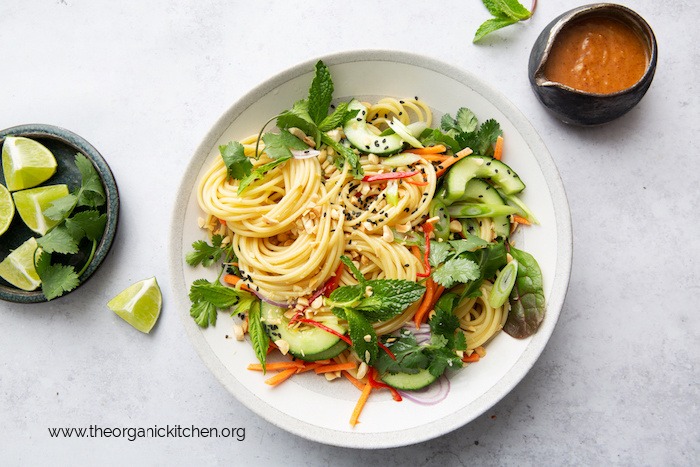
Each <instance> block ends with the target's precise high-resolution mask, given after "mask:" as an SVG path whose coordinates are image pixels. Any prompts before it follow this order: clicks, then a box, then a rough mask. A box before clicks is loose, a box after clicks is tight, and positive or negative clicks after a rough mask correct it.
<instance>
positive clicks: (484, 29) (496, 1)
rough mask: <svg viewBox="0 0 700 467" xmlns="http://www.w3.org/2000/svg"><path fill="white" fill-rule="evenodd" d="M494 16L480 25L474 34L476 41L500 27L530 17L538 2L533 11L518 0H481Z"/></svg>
mask: <svg viewBox="0 0 700 467" xmlns="http://www.w3.org/2000/svg"><path fill="white" fill-rule="evenodd" d="M481 1H482V2H483V3H484V6H485V7H486V9H487V10H489V13H491V15H493V18H491V19H489V20H487V21H485V22H484V23H482V24H481V26H479V29H477V30H476V34H475V35H474V42H478V41H480V40H481V39H483V37H484V36H486V35H487V34H490V33H492V32H494V31H497V30H498V29H501V28H504V27H506V26H510V25H511V24H515V23H517V22H519V21H525V20H527V19H529V18H530V17H531V16H532V14H533V13H534V11H535V5H536V3H533V7H532V11H529V10H528V9H527V8H525V7H524V6H522V5H521V4H520V2H518V0H481Z"/></svg>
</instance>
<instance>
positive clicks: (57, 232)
mask: <svg viewBox="0 0 700 467" xmlns="http://www.w3.org/2000/svg"><path fill="white" fill-rule="evenodd" d="M36 242H37V244H38V245H39V246H40V247H41V249H42V250H44V252H45V253H63V254H66V255H72V254H75V253H77V252H78V251H79V248H78V242H77V241H76V240H75V238H74V236H73V235H71V233H70V232H69V230H68V229H67V228H66V227H65V226H63V225H59V226H57V227H55V228H54V229H51V230H50V231H49V232H47V233H46V235H44V236H42V237H39V238H38V239H37V241H36Z"/></svg>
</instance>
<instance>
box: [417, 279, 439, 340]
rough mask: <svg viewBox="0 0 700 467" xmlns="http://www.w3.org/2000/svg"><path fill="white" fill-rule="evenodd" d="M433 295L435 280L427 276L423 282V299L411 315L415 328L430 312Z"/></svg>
mask: <svg viewBox="0 0 700 467" xmlns="http://www.w3.org/2000/svg"><path fill="white" fill-rule="evenodd" d="M434 295H435V282H434V281H433V278H432V277H429V278H428V280H427V281H426V282H425V295H423V301H422V302H421V304H420V306H419V307H418V310H416V314H415V315H413V322H414V323H415V324H416V329H418V328H419V327H420V325H421V323H422V322H423V321H424V319H425V317H426V316H428V313H429V312H430V304H431V303H433V296H434Z"/></svg>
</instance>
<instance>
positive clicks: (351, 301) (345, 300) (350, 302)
mask: <svg viewBox="0 0 700 467" xmlns="http://www.w3.org/2000/svg"><path fill="white" fill-rule="evenodd" d="M363 295H364V288H363V287H362V286H361V285H344V286H342V287H338V288H337V289H335V290H334V291H333V292H331V295H330V296H329V297H328V300H326V304H327V305H328V306H330V307H339V308H354V307H355V306H357V304H358V303H359V302H360V300H361V299H362V296H363ZM343 319H345V318H343Z"/></svg>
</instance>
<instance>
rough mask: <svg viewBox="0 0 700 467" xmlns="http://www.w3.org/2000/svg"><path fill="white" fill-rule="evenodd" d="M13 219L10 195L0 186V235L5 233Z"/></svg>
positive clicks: (13, 204) (13, 207) (13, 212)
mask: <svg viewBox="0 0 700 467" xmlns="http://www.w3.org/2000/svg"><path fill="white" fill-rule="evenodd" d="M13 217H15V203H13V202H12V195H10V192H9V191H7V188H5V186H4V185H0V235H2V234H4V233H5V232H7V229H8V228H9V227H10V224H11V223H12V218H13Z"/></svg>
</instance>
